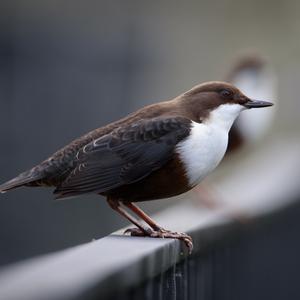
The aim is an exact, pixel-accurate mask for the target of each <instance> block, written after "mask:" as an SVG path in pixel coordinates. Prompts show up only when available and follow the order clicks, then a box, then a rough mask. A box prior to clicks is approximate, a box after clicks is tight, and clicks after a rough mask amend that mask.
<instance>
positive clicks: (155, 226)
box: [123, 202, 193, 253]
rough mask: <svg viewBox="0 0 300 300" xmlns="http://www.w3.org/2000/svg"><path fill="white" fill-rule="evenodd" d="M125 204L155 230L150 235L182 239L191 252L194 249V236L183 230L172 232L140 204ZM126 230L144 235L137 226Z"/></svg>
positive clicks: (133, 233)
mask: <svg viewBox="0 0 300 300" xmlns="http://www.w3.org/2000/svg"><path fill="white" fill-rule="evenodd" d="M123 204H124V205H125V206H126V207H128V208H129V209H130V210H131V211H133V212H134V213H135V214H136V215H138V216H139V217H140V218H141V219H142V220H144V221H145V222H146V223H147V224H148V225H149V226H150V227H151V228H152V229H153V231H152V232H151V234H150V235H149V236H150V237H156V238H172V239H178V240H182V241H183V242H184V243H185V244H186V246H187V247H188V249H189V253H191V252H192V250H193V240H192V238H191V237H190V236H189V235H187V234H186V233H183V232H172V231H170V230H166V229H164V228H162V227H161V226H159V225H158V224H157V223H156V222H155V221H154V220H153V219H152V218H150V217H149V216H148V215H147V214H146V213H145V212H144V211H142V210H141V209H140V208H139V207H138V206H136V205H135V204H133V203H132V202H123ZM126 232H130V233H131V234H132V235H143V232H138V231H137V230H136V228H134V229H127V230H126Z"/></svg>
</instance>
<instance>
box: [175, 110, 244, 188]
mask: <svg viewBox="0 0 300 300" xmlns="http://www.w3.org/2000/svg"><path fill="white" fill-rule="evenodd" d="M242 110H243V107H242V106H241V105H238V104H225V105H221V106H219V108H217V109H216V110H214V111H213V112H211V116H210V118H209V119H208V120H207V121H206V122H204V123H196V122H192V129H191V132H190V135H189V137H188V138H186V139H185V140H184V141H182V142H180V143H179V144H178V145H177V147H176V152H177V153H178V154H179V156H180V159H181V160H182V161H183V163H184V165H185V169H186V175H187V177H188V180H189V184H190V185H191V186H195V185H197V184H198V183H199V182H200V181H201V180H202V179H203V178H204V177H205V176H206V175H208V174H209V173H210V172H211V171H212V170H213V169H215V168H216V166H217V165H218V164H219V163H220V161H221V160H222V158H223V156H224V154H225V151H226V148H227V144H228V132H229V129H230V127H231V126H232V123H233V121H234V120H235V118H236V117H237V116H238V115H239V113H240V112H241V111H242Z"/></svg>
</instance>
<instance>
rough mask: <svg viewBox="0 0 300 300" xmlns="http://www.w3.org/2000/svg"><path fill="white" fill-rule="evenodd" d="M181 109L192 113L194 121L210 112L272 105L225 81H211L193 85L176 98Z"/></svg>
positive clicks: (227, 111)
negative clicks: (253, 97) (250, 96)
mask: <svg viewBox="0 0 300 300" xmlns="http://www.w3.org/2000/svg"><path fill="white" fill-rule="evenodd" d="M177 101H179V103H180V106H181V107H182V109H184V110H186V112H187V113H189V114H191V115H192V117H193V118H192V119H193V120H195V121H204V120H205V119H207V118H209V117H210V115H211V114H210V112H213V111H217V110H218V111H219V113H220V114H224V117H226V114H236V116H237V115H238V114H239V113H240V112H241V111H242V110H244V109H249V108H259V107H267V106H272V105H273V104H272V103H270V102H266V101H260V100H253V99H250V98H248V97H247V96H246V95H244V94H243V93H242V92H241V91H240V90H239V89H238V88H236V87H235V86H233V85H232V84H230V83H227V82H221V81H212V82H206V83H202V84H200V85H197V86H195V87H194V88H192V89H191V90H189V91H187V92H185V93H184V94H182V95H181V96H179V97H178V98H177Z"/></svg>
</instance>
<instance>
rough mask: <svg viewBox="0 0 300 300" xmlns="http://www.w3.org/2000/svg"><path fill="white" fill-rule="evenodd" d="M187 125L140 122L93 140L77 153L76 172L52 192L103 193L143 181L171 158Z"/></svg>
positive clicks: (178, 119) (170, 120)
mask: <svg viewBox="0 0 300 300" xmlns="http://www.w3.org/2000/svg"><path fill="white" fill-rule="evenodd" d="M190 124H191V122H190V120H188V119H185V118H182V117H168V118H166V117H164V118H163V117H160V118H153V119H147V120H140V121H139V122H136V123H133V124H130V125H127V126H126V127H121V128H118V129H116V130H114V131H112V132H111V133H110V134H107V135H105V136H103V137H100V138H98V139H96V140H94V141H93V142H91V143H89V144H87V145H85V146H84V147H83V148H82V149H81V150H80V151H79V152H78V154H77V160H78V161H77V165H76V167H75V169H74V170H73V171H72V172H71V173H70V175H69V176H68V177H67V178H66V180H65V181H64V182H63V183H62V184H61V185H60V186H59V187H57V189H56V190H55V191H54V193H55V194H58V197H57V198H63V197H68V196H73V195H78V194H82V193H104V192H106V191H109V190H111V189H113V188H116V187H119V186H122V185H125V184H130V183H133V182H136V181H139V180H141V179H143V178H145V177H146V176H148V175H149V174H151V173H152V172H153V171H155V170H157V169H159V168H161V167H162V166H163V165H164V164H165V163H167V162H168V161H169V160H170V159H171V158H172V155H173V152H174V148H175V146H176V144H177V143H178V142H179V141H181V140H182V139H184V138H185V137H187V136H188V134H189V132H190Z"/></svg>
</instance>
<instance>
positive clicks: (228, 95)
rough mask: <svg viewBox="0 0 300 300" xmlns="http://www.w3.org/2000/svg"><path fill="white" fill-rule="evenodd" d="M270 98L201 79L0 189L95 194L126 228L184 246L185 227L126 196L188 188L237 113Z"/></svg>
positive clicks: (216, 152)
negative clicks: (165, 224)
mask: <svg viewBox="0 0 300 300" xmlns="http://www.w3.org/2000/svg"><path fill="white" fill-rule="evenodd" d="M271 105H272V103H270V102H265V101H259V100H253V99H249V98H248V97H247V96H245V95H244V94H243V93H242V92H241V91H240V90H238V89H237V88H236V87H234V86H233V85H231V84H229V83H225V82H218V81H213V82H207V83H203V84H200V85H197V86H195V87H194V88H192V89H191V90H189V91H187V92H185V93H184V94H182V95H180V96H178V97H176V98H174V99H173V100H170V101H165V102H160V103H157V104H153V105H149V106H146V107H144V108H142V109H140V110H138V111H137V112H134V113H132V114H130V115H128V116H127V117H125V118H123V119H121V120H119V121H116V122H114V123H111V124H108V125H106V126H104V127H100V128H98V129H95V130H93V131H91V132H89V133H88V134H86V135H84V136H82V137H80V138H78V139H76V140H74V141H73V142H71V143H70V144H68V145H67V146H65V147H64V148H62V149H61V150H59V151H57V152H56V153H54V154H53V155H52V156H51V157H49V158H48V159H47V160H45V161H43V162H42V163H40V164H38V165H37V166H35V167H33V168H32V169H30V170H28V171H26V172H23V173H21V174H20V175H19V176H17V177H16V178H14V179H12V180H10V181H8V182H6V183H4V184H2V185H1V186H0V191H1V192H6V191H8V190H11V189H14V188H17V187H20V186H53V187H55V190H54V194H55V195H56V198H57V199H60V198H65V197H70V196H78V195H82V194H88V193H96V194H101V195H104V196H106V197H107V202H108V204H109V205H110V206H111V208H113V209H114V210H116V211H117V212H118V213H120V214H121V215H122V216H124V217H125V218H127V219H128V220H129V221H130V222H132V223H133V224H134V225H136V226H137V228H134V229H131V230H129V232H130V233H131V234H132V235H144V236H150V237H164V238H176V239H180V240H183V241H184V242H185V243H186V245H187V246H188V248H189V251H190V252H191V250H192V245H193V244H192V239H191V237H190V236H189V235H187V234H185V233H178V232H172V231H169V230H165V229H163V228H162V227H160V226H159V225H158V224H156V223H155V222H154V221H153V220H152V219H151V218H150V217H149V216H148V215H146V214H145V213H144V212H143V211H142V210H141V209H139V208H138V207H137V206H136V205H135V204H133V202H139V201H147V200H154V199H161V198H169V197H172V196H176V195H179V194H182V193H184V192H187V191H188V190H190V189H192V188H193V187H194V186H196V185H197V184H198V183H199V182H200V181H201V180H202V179H203V178H204V177H205V176H206V175H208V174H209V173H210V172H211V171H212V170H213V169H214V168H215V167H216V166H217V165H218V164H219V162H220V161H221V159H222V158H223V156H224V154H225V151H226V148H227V142H228V132H229V130H230V128H231V126H232V123H233V122H234V120H235V119H236V118H237V116H238V115H239V113H240V112H241V111H243V110H244V109H249V108H258V107H266V106H271ZM125 208H127V209H129V210H130V211H132V212H133V213H135V214H136V215H137V216H138V217H140V218H141V219H142V220H144V221H145V222H146V223H147V224H148V225H149V226H145V225H144V224H143V223H141V222H140V221H139V220H137V219H136V218H135V217H133V216H132V215H131V214H130V213H129V212H128V211H127V210H125Z"/></svg>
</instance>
